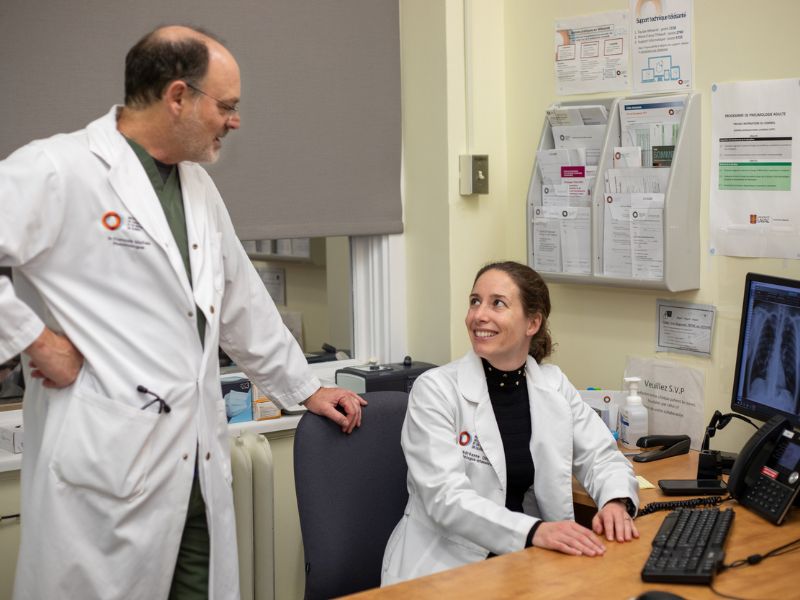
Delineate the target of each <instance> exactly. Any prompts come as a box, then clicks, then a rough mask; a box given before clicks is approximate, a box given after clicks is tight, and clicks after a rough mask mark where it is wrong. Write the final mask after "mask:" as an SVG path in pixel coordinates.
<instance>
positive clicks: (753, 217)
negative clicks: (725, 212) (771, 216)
mask: <svg viewBox="0 0 800 600" xmlns="http://www.w3.org/2000/svg"><path fill="white" fill-rule="evenodd" d="M757 222H758V215H750V225H755V224H756V223H757Z"/></svg>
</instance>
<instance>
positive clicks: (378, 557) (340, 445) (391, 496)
mask: <svg viewBox="0 0 800 600" xmlns="http://www.w3.org/2000/svg"><path fill="white" fill-rule="evenodd" d="M363 396H364V398H365V399H366V400H367V401H368V402H369V404H368V405H367V406H365V407H364V408H363V416H362V422H361V427H360V428H359V429H356V430H355V431H353V433H351V434H350V435H345V434H343V433H342V431H341V429H340V428H339V427H338V426H337V425H335V424H334V423H333V422H332V421H330V420H328V419H326V418H324V417H320V416H318V415H314V414H311V413H306V414H304V415H303V418H302V419H300V423H299V424H298V426H297V432H296V434H295V441H294V476H295V489H296V491H297V506H298V510H299V513H300V529H301V532H302V535H303V547H304V551H305V563H306V594H305V597H306V599H307V600H316V599H317V598H333V597H336V596H343V595H346V594H351V593H354V592H358V591H361V590H365V589H368V588H372V587H376V586H379V585H380V582H381V564H382V561H383V551H384V548H385V546H386V542H387V541H388V539H389V535H391V533H392V530H393V529H394V527H395V525H397V523H398V522H399V521H400V518H401V517H402V516H403V510H404V508H405V505H406V501H407V500H408V490H407V488H406V471H407V468H406V460H405V457H404V456H403V450H402V448H401V446H400V430H401V428H402V425H403V419H404V418H405V413H406V405H407V403H408V394H406V393H405V392H388V391H387V392H370V393H366V394H364V395H363Z"/></svg>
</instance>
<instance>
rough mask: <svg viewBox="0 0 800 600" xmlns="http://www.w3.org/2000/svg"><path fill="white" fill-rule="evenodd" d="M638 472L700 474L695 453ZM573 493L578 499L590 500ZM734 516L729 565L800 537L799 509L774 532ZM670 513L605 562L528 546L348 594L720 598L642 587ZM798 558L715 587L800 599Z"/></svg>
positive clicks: (386, 599) (652, 497)
mask: <svg viewBox="0 0 800 600" xmlns="http://www.w3.org/2000/svg"><path fill="white" fill-rule="evenodd" d="M634 465H635V468H636V472H637V474H639V475H643V476H644V477H645V478H647V479H648V480H649V481H651V482H652V483H653V484H657V482H658V480H659V479H690V478H694V477H695V476H696V472H697V471H696V468H697V454H696V453H694V452H693V453H690V454H689V455H683V456H677V457H673V458H668V459H664V460H661V461H657V462H653V463H634ZM642 492H643V493H642V494H641V503H640V504H641V505H644V504H646V503H648V502H653V501H655V502H660V501H668V500H672V499H675V498H671V497H666V496H663V495H662V494H661V493H660V490H658V489H655V490H642ZM580 494H581V492H580V491H578V492H576V498H575V499H576V502H580V503H586V502H585V500H588V497H586V496H585V494H584V496H583V497H581V495H580ZM726 507H733V508H734V510H735V512H736V516H735V518H734V520H733V526H732V529H731V533H730V535H729V537H728V542H727V544H726V552H725V554H726V556H725V562H726V563H730V562H733V561H734V560H738V559H740V558H745V557H747V556H749V555H751V554H755V553H759V554H762V553H765V552H767V551H769V550H771V549H773V548H775V547H777V546H780V545H782V544H786V543H788V542H790V541H792V540H795V539H797V538H798V537H800V510H798V509H796V508H795V509H792V511H791V512H790V514H789V517H788V518H787V520H786V522H785V523H784V524H783V525H781V526H780V527H776V526H775V525H772V524H770V523H768V522H767V521H765V520H763V519H761V518H760V517H758V516H757V515H755V514H754V513H752V512H750V511H749V510H747V509H746V508H744V507H741V506H739V505H738V504H737V503H735V502H726V503H725V504H723V505H722V508H726ZM666 514H667V513H666V512H657V513H653V514H650V515H647V516H645V517H640V518H638V519H637V520H636V526H637V527H638V529H639V533H640V538H639V539H638V540H634V541H632V542H628V543H625V544H618V543H615V542H605V543H606V548H607V550H606V553H605V555H604V556H602V557H595V558H589V557H582V556H579V557H573V556H567V555H564V554H560V553H558V552H553V551H549V550H542V549H541V548H529V549H527V550H522V551H520V552H514V553H512V554H506V555H503V556H498V557H497V558H492V559H490V560H484V561H481V562H479V563H474V564H471V565H467V566H465V567H461V568H458V569H452V570H450V571H444V572H442V573H437V574H435V575H430V576H428V577H422V578H420V579H414V580H411V581H407V582H405V583H400V584H397V585H393V586H389V587H387V588H382V589H374V590H368V591H366V592H362V593H360V594H355V595H353V596H348V598H352V599H354V600H355V599H358V600H371V599H374V600H395V599H396V600H400V599H401V598H402V599H406V598H415V599H422V600H425V599H426V598H431V599H436V600H441V599H442V598H456V597H457V598H459V599H460V600H464V599H471V598H475V599H478V598H493V599H495V600H505V599H508V600H511V599H517V598H533V597H536V598H547V599H548V600H558V599H562V598H563V599H567V598H570V599H574V598H581V599H583V598H586V599H592V598H604V599H605V598H609V599H615V598H618V599H620V600H622V599H628V598H635V597H636V596H637V595H638V594H640V593H642V592H645V591H647V590H653V589H658V590H668V591H671V592H673V593H675V594H678V595H680V596H683V597H684V598H691V599H692V600H695V599H698V600H702V599H706V598H709V599H710V598H715V599H719V596H717V595H715V594H714V593H713V592H711V590H710V589H709V588H708V587H707V586H703V585H669V584H661V583H644V582H642V580H641V577H640V573H641V570H642V567H643V566H644V563H645V560H646V559H647V556H648V555H649V553H650V548H651V542H652V539H653V537H654V536H655V534H656V531H657V530H658V527H659V525H660V524H661V522H662V521H663V519H664V517H665V516H666ZM798 568H800V554H798V553H790V554H786V555H784V556H777V557H774V558H769V559H767V560H765V561H763V562H762V563H760V564H758V565H755V566H746V567H740V568H738V569H733V570H729V571H726V572H724V573H720V574H718V575H717V576H716V578H715V579H714V587H715V589H717V590H718V591H720V592H721V593H724V594H730V595H734V596H744V597H747V598H761V599H766V598H781V597H783V598H790V597H797V573H796V571H797V570H798Z"/></svg>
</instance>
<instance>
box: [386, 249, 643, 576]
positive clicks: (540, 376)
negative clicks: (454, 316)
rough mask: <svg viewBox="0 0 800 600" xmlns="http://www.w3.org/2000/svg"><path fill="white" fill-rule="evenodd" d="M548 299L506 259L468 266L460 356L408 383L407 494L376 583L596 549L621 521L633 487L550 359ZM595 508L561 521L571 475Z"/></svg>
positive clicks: (533, 278) (622, 535) (620, 535)
mask: <svg viewBox="0 0 800 600" xmlns="http://www.w3.org/2000/svg"><path fill="white" fill-rule="evenodd" d="M549 315H550V296H549V293H548V290H547V286H546V285H545V283H544V281H543V280H542V278H541V277H540V276H539V274H538V273H536V271H534V270H533V269H531V268H529V267H527V266H525V265H521V264H519V263H514V262H501V263H493V264H490V265H487V266H485V267H484V268H482V269H481V270H480V271H478V274H477V276H476V277H475V283H474V284H473V288H472V293H471V294H470V297H469V309H468V310H467V317H466V319H465V323H466V325H467V331H468V333H469V339H470V342H471V343H472V351H471V352H469V353H468V354H467V355H466V356H464V357H463V358H461V359H460V360H457V361H455V362H451V363H449V364H447V365H444V366H443V367H438V368H436V369H431V370H429V371H427V372H425V373H424V374H423V375H421V376H420V377H419V378H418V379H417V380H416V381H415V382H414V387H413V389H412V390H411V395H410V397H409V403H408V412H407V413H406V419H405V423H404V425H403V433H402V445H403V451H404V452H405V456H406V461H407V463H408V491H409V499H408V505H407V506H406V510H405V514H404V516H403V518H402V519H401V521H400V523H398V525H397V527H395V530H394V532H393V533H392V535H391V537H390V538H389V542H388V544H387V546H386V552H385V554H384V559H383V573H382V585H389V584H391V583H396V582H398V581H403V580H406V579H411V578H413V577H421V576H423V575H428V574H430V573H435V572H437V571H442V570H444V569H449V568H453V567H458V566H461V565H464V564H467V563H471V562H475V561H479V560H483V559H485V558H487V556H492V555H495V554H503V553H506V552H514V551H516V550H522V549H523V548H528V547H530V546H538V547H541V548H548V549H551V550H557V551H559V552H563V553H565V554H573V555H576V556H578V555H583V556H599V555H602V554H603V553H604V552H605V547H604V546H603V543H602V541H601V539H600V538H598V537H597V535H603V534H604V535H605V537H606V539H607V540H609V541H611V540H616V541H618V542H624V541H629V540H630V539H632V538H634V537H638V536H639V533H638V532H637V530H636V527H635V526H634V524H633V519H632V517H633V516H634V515H635V511H636V508H635V507H636V506H637V505H638V500H639V498H638V489H639V486H638V483H637V481H636V478H635V477H634V474H633V469H632V467H631V465H630V463H629V462H628V461H627V459H626V458H625V457H624V456H622V454H621V453H620V452H619V450H618V449H617V445H616V443H615V441H614V438H613V436H612V435H611V433H610V432H609V430H608V427H606V425H605V424H604V423H603V421H602V420H601V419H600V417H598V416H597V414H596V413H595V412H594V410H592V409H591V408H590V407H589V406H588V405H587V404H586V403H584V402H583V401H582V400H581V398H580V396H579V395H578V392H577V391H576V390H575V388H574V387H573V386H572V384H571V383H570V382H569V380H567V378H566V376H564V374H563V373H562V372H561V370H560V369H559V368H558V367H556V366H554V365H542V364H540V363H541V361H542V360H543V359H545V358H546V357H547V356H548V355H549V354H550V352H551V349H552V342H551V339H550V335H549V332H548V326H547V318H548V316H549ZM573 475H574V476H575V477H576V478H577V479H578V481H580V483H581V484H582V485H583V486H584V488H585V489H586V491H587V492H588V493H589V495H590V496H591V497H592V499H593V500H594V501H595V503H596V504H597V506H599V507H600V510H599V511H598V513H597V514H596V516H595V517H594V519H593V520H592V530H593V531H592V530H589V529H587V528H585V527H582V526H581V525H578V524H577V523H575V521H574V512H573V504H572V476H573ZM595 534H597V535H595Z"/></svg>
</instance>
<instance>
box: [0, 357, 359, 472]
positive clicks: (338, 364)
mask: <svg viewBox="0 0 800 600" xmlns="http://www.w3.org/2000/svg"><path fill="white" fill-rule="evenodd" d="M364 362H365V361H363V360H358V359H355V358H351V359H349V360H337V361H330V362H324V363H316V364H313V365H309V367H310V368H311V372H312V373H314V375H316V376H317V378H318V379H319V380H320V383H321V384H322V385H323V386H324V387H333V386H335V385H336V370H337V369H342V368H344V367H352V366H353V365H360V364H363V363H364ZM296 408H297V409H299V410H300V411H301V413H302V411H305V409H304V408H302V407H299V406H298V407H296ZM302 416H303V415H302V414H295V415H283V416H281V417H279V418H277V419H268V420H265V421H247V422H245V423H231V424H229V425H228V430H229V431H230V434H231V435H232V436H234V435H239V434H240V433H242V432H245V431H252V432H253V433H273V432H275V431H292V430H294V429H295V428H296V427H297V424H298V423H299V422H300V417H302ZM5 425H11V426H15V425H22V410H8V411H0V426H5ZM21 464H22V454H12V453H11V452H6V451H5V450H0V473H3V472H6V471H18V470H19V468H20V465H21Z"/></svg>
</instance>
